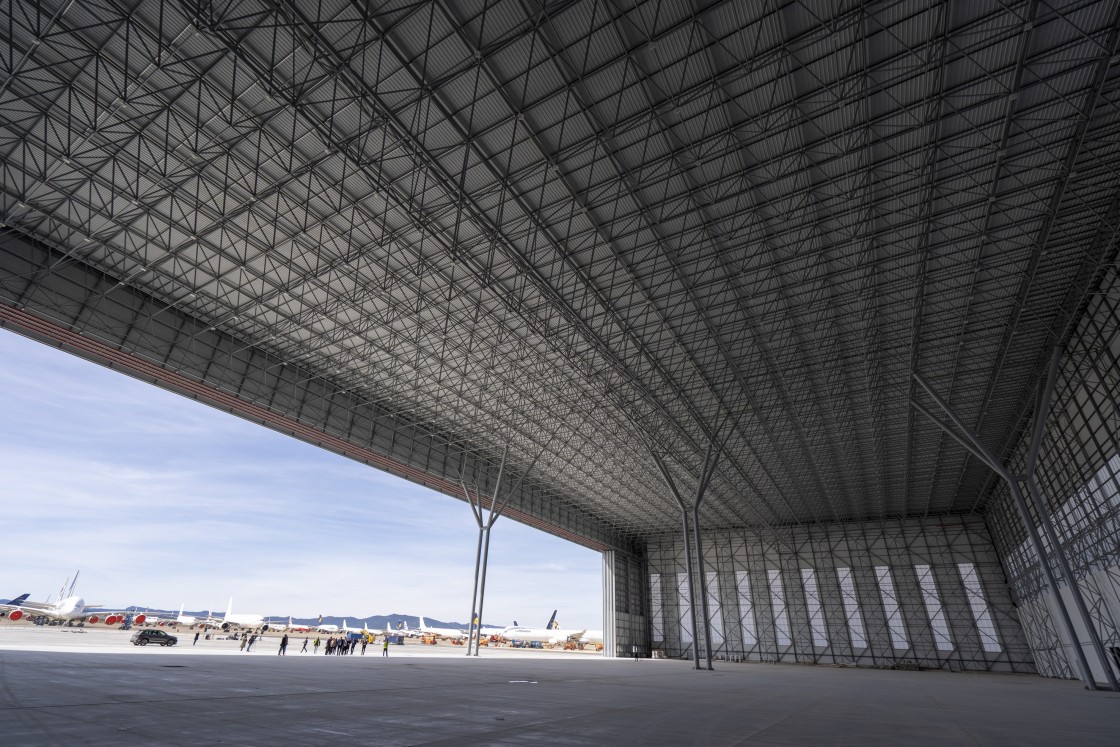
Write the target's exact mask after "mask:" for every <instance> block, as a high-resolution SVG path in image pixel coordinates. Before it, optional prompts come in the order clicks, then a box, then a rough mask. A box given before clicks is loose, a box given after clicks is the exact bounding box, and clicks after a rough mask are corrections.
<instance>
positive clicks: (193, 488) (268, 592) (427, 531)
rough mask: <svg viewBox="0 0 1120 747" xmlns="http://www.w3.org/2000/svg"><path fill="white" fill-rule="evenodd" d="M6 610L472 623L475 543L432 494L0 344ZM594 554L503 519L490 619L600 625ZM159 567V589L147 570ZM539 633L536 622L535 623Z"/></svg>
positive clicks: (469, 527) (469, 528)
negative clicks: (64, 588) (10, 603)
mask: <svg viewBox="0 0 1120 747" xmlns="http://www.w3.org/2000/svg"><path fill="white" fill-rule="evenodd" d="M0 412H3V413H4V417H3V419H0V474H3V475H4V481H3V484H2V485H0V505H2V506H3V509H4V516H5V522H4V525H5V532H6V535H7V538H6V540H5V542H3V543H0V597H3V596H11V595H15V594H19V593H22V592H25V591H26V592H31V593H32V594H33V596H34V597H35V598H43V597H45V596H46V595H48V594H51V593H53V592H56V591H57V588H58V586H59V585H60V584H61V582H62V580H63V579H64V578H66V577H68V576H71V575H73V573H74V571H75V570H76V569H79V568H80V569H82V578H81V582H80V584H79V591H80V592H81V593H82V594H83V595H84V596H86V598H87V599H90V600H92V601H95V602H103V603H106V604H130V603H139V604H149V605H151V606H154V607H160V608H168V609H177V608H178V606H179V604H180V603H185V604H186V605H187V607H188V609H205V608H208V607H213V608H214V609H216V610H224V609H225V605H226V600H227V599H228V597H229V596H233V597H234V598H235V611H241V612H258V613H262V614H274V615H288V614H291V615H295V616H297V617H299V616H312V615H317V614H320V613H322V614H339V615H349V616H352V617H354V618H355V619H358V618H359V617H360V616H362V615H372V614H389V613H405V614H423V615H425V616H428V617H432V618H437V619H444V620H449V619H456V620H460V621H465V620H466V619H467V617H468V615H469V607H470V589H471V572H472V570H473V564H474V555H475V542H476V537H477V535H476V528H475V524H474V520H473V518H472V517H471V513H470V509H469V508H468V507H467V506H466V505H465V504H463V503H462V502H461V501H458V500H454V499H451V498H448V497H447V496H443V495H439V494H436V493H433V492H432V491H429V490H426V489H424V488H421V487H419V486H416V485H414V484H412V483H409V482H406V481H403V480H399V479H397V478H395V477H393V476H391V475H388V474H386V473H382V472H378V471H376V470H373V469H371V468H369V467H366V466H363V465H360V464H357V463H355V462H351V461H349V460H346V459H344V458H342V457H339V456H337V455H334V454H331V453H328V452H325V451H322V450H320V449H317V448H315V447H312V446H309V445H307V444H303V443H301V442H299V441H296V440H294V439H291V438H289V437H286V436H283V435H281V434H278V433H274V432H272V431H269V430H267V429H264V428H261V427H259V426H256V425H253V424H251V423H248V422H245V421H242V420H239V419H237V418H235V417H233V416H230V415H227V414H225V413H220V412H218V411H216V410H213V409H210V408H207V407H205V406H203V405H200V404H198V403H196V402H193V401H191V400H188V399H186V398H183V397H179V396H177V395H174V394H171V393H169V392H166V391H163V390H160V389H158V388H156V387H153V386H150V385H148V384H145V383H142V382H139V381H136V380H133V379H130V378H128V377H125V376H123V375H121V374H118V373H116V372H113V371H109V370H107V369H104V368H101V367H99V366H96V365H94V364H91V363H88V362H86V361H82V360H80V359H78V358H75V357H72V356H69V355H67V354H65V353H61V352H59V351H57V350H53V349H51V348H48V347H46V346H43V345H39V344H38V343H34V342H31V341H28V340H25V339H23V338H20V337H18V336H16V335H13V334H10V333H8V332H6V331H0ZM600 566H601V559H600V557H599V555H598V554H597V553H594V552H591V551H589V550H585V549H583V548H579V547H577V546H575V545H572V544H571V543H568V542H566V541H564V540H561V539H558V538H555V537H551V536H549V535H546V534H543V533H541V532H538V531H537V530H533V529H530V528H528V527H524V526H521V525H518V524H516V523H515V522H512V521H509V520H505V519H503V520H501V521H499V522H498V523H497V525H496V526H495V528H494V535H493V541H492V543H491V559H490V576H489V579H488V582H487V589H488V590H487V601H486V610H487V613H486V618H487V620H488V621H490V622H494V623H495V624H497V623H508V622H510V621H512V620H513V619H517V620H519V621H521V622H528V623H533V624H538V623H539V624H543V623H544V622H545V621H546V620H547V615H548V614H550V613H551V611H552V610H553V609H555V608H560V610H561V611H560V614H559V617H560V619H562V620H564V624H565V625H572V626H577V625H578V626H587V627H599V625H600V621H601V619H602V611H601V601H600V594H601V592H600ZM153 567H154V568H157V569H158V570H159V572H158V573H157V574H152V573H148V572H145V571H146V570H147V569H151V568H153ZM537 618H540V619H539V620H538V619H537Z"/></svg>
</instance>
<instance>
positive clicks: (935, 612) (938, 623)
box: [914, 564, 953, 651]
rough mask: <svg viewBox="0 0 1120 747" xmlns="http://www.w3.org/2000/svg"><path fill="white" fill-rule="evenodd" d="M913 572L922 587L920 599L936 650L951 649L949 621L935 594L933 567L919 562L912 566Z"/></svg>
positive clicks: (935, 584) (938, 597) (951, 640)
mask: <svg viewBox="0 0 1120 747" xmlns="http://www.w3.org/2000/svg"><path fill="white" fill-rule="evenodd" d="M914 573H916V574H917V575H918V584H919V585H920V586H921V587H922V599H923V601H925V605H926V614H927V615H929V622H930V629H931V630H933V641H934V644H935V645H936V646H937V650H938V651H952V650H953V638H952V635H951V634H950V633H949V623H948V621H946V619H945V610H944V609H943V608H942V606H941V597H940V596H939V595H938V594H937V583H936V582H935V581H934V578H933V569H932V568H930V566H928V565H921V564H919V565H915V566H914Z"/></svg>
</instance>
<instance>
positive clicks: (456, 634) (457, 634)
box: [420, 617, 467, 638]
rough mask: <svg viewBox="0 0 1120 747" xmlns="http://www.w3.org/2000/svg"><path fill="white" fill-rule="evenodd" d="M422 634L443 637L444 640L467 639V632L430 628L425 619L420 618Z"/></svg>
mask: <svg viewBox="0 0 1120 747" xmlns="http://www.w3.org/2000/svg"><path fill="white" fill-rule="evenodd" d="M420 632H421V633H428V634H429V635H441V636H443V637H444V638H466V637H467V631H465V630H455V629H454V628H429V627H428V624H427V623H425V622H424V618H423V617H421V618H420Z"/></svg>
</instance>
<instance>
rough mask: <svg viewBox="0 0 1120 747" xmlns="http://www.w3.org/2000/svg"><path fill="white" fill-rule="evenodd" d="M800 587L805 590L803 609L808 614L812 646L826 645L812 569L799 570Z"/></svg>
mask: <svg viewBox="0 0 1120 747" xmlns="http://www.w3.org/2000/svg"><path fill="white" fill-rule="evenodd" d="M801 585H802V586H803V587H804V588H805V609H806V611H807V612H808V613H809V628H810V629H811V630H812V632H813V645H814V646H822V647H823V646H827V645H828V628H826V627H825V624H824V610H822V609H821V593H820V590H819V589H818V588H817V572H816V571H815V570H814V569H812V568H802V569H801Z"/></svg>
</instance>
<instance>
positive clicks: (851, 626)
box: [836, 568, 867, 648]
mask: <svg viewBox="0 0 1120 747" xmlns="http://www.w3.org/2000/svg"><path fill="white" fill-rule="evenodd" d="M836 580H837V582H838V583H839V584H840V598H841V599H842V600H843V604H844V622H845V623H847V627H848V635H849V636H850V637H851V639H852V648H867V636H866V634H865V633H864V630H863V615H861V614H860V613H859V598H858V597H857V596H856V585H855V582H854V581H853V580H852V569H851V568H837V569H836Z"/></svg>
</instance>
